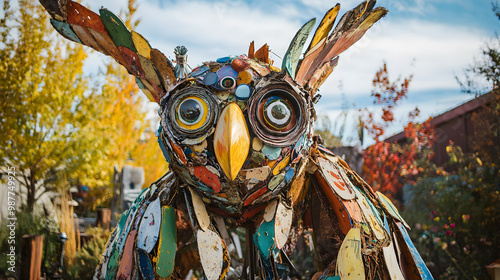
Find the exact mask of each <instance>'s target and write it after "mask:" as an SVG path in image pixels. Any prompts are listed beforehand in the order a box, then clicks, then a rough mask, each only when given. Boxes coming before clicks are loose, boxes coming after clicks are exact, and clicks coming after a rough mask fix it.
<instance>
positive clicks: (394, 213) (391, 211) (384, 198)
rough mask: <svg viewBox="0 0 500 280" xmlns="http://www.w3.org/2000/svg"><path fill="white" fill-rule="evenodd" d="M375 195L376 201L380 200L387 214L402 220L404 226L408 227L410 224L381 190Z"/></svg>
mask: <svg viewBox="0 0 500 280" xmlns="http://www.w3.org/2000/svg"><path fill="white" fill-rule="evenodd" d="M377 195H378V201H380V204H382V206H383V207H384V209H385V210H386V211H387V213H389V215H391V216H392V217H393V218H394V219H396V220H398V221H400V222H402V223H403V224H404V225H405V227H406V228H408V229H410V226H409V225H408V224H407V223H406V221H405V220H404V219H403V217H401V215H400V214H399V211H398V209H397V208H396V206H394V204H392V202H391V200H390V199H389V198H387V196H385V195H384V194H383V193H381V192H378V191H377Z"/></svg>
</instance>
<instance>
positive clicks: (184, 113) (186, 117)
mask: <svg viewBox="0 0 500 280" xmlns="http://www.w3.org/2000/svg"><path fill="white" fill-rule="evenodd" d="M206 118H207V104H206V103H205V101H204V100H203V99H201V98H199V97H194V96H191V97H186V98H185V99H184V100H183V101H181V103H180V104H179V106H177V120H178V121H179V125H180V126H181V127H183V128H186V129H190V128H191V129H196V128H198V127H199V125H200V124H201V125H203V122H204V120H206Z"/></svg>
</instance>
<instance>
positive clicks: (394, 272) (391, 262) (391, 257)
mask: <svg viewBox="0 0 500 280" xmlns="http://www.w3.org/2000/svg"><path fill="white" fill-rule="evenodd" d="M382 251H383V253H384V261H385V265H386V267H387V271H388V272H389V276H390V277H391V279H394V280H404V279H405V278H404V276H403V273H402V272H401V269H400V268H399V263H398V258H397V257H396V252H395V249H394V243H393V242H391V243H390V244H389V246H387V247H382Z"/></svg>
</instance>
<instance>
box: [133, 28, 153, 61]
mask: <svg viewBox="0 0 500 280" xmlns="http://www.w3.org/2000/svg"><path fill="white" fill-rule="evenodd" d="M130 33H131V36H132V42H134V46H135V48H136V49H137V53H138V54H139V55H142V56H143V57H145V58H146V59H148V60H150V59H151V45H150V44H149V42H148V40H146V38H144V37H143V36H142V35H141V34H139V33H137V32H135V31H131V32H130Z"/></svg>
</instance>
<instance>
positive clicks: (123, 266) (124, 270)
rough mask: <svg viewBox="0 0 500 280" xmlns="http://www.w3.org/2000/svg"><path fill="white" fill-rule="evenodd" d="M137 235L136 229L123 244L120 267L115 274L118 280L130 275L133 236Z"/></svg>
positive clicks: (132, 256)
mask: <svg viewBox="0 0 500 280" xmlns="http://www.w3.org/2000/svg"><path fill="white" fill-rule="evenodd" d="M136 235H137V229H134V230H132V231H131V232H130V234H129V235H128V237H127V241H126V242H125V247H124V249H123V255H122V257H121V259H120V267H119V268H118V273H117V274H116V275H117V276H118V278H119V279H127V278H130V275H131V274H132V265H133V264H132V261H133V258H134V242H135V236H136Z"/></svg>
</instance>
